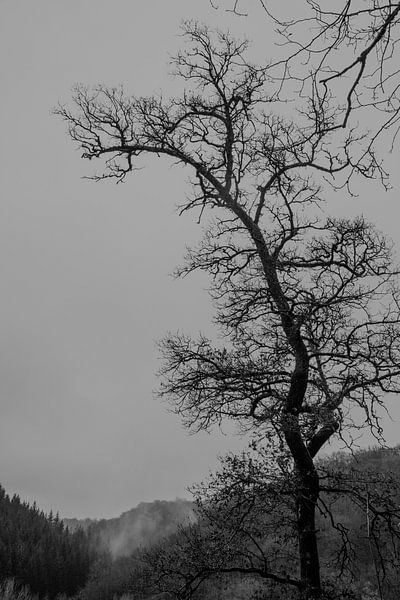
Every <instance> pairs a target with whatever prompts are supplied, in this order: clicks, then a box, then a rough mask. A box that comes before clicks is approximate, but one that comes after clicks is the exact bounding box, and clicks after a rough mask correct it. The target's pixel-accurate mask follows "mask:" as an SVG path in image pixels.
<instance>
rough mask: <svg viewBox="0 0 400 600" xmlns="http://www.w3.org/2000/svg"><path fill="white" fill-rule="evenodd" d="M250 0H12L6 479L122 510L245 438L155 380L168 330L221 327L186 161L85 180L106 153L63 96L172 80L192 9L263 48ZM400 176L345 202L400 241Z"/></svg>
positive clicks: (7, 108) (2, 460)
mask: <svg viewBox="0 0 400 600" xmlns="http://www.w3.org/2000/svg"><path fill="white" fill-rule="evenodd" d="M224 4H225V6H227V5H228V2H227V1H225V2H221V6H223V5H224ZM251 4H252V7H253V8H252V11H251V14H250V16H249V18H247V19H238V18H237V17H234V16H233V15H231V14H229V13H226V12H224V11H223V10H219V11H215V10H213V9H212V7H211V6H210V5H209V3H208V1H207V0H202V1H201V2H199V0H168V2H165V1H162V0H147V1H146V2H145V1H139V0H113V1H112V2H111V1H110V0H68V2H66V1H65V0H35V2H32V0H0V57H1V58H0V81H1V89H2V93H1V99H0V107H1V110H0V122H1V128H0V131H1V141H0V154H1V156H0V170H1V178H0V211H1V218H0V281H1V296H0V298H1V302H0V331H1V335H0V411H1V412H0V482H1V484H2V485H3V486H4V487H5V488H6V490H7V491H9V492H17V493H19V494H20V495H21V497H22V498H24V499H28V500H30V501H33V500H36V501H37V502H38V504H39V506H40V507H41V508H43V509H44V510H50V509H53V510H55V511H57V510H58V511H59V512H60V514H61V515H62V516H75V517H87V516H89V517H111V516H115V515H118V514H119V513H120V512H122V511H123V510H127V509H129V508H131V507H132V506H134V505H136V504H137V503H138V502H140V501H150V500H153V499H155V498H174V497H176V496H184V495H185V494H186V492H185V488H186V486H187V485H189V484H190V483H192V482H194V481H196V480H199V479H202V478H204V477H205V476H206V474H207V472H208V470H209V469H210V468H213V467H215V465H216V456H217V455H218V454H221V453H223V452H225V451H226V450H228V449H233V450H235V449H237V448H240V447H241V446H242V445H243V444H244V441H243V440H241V439H240V438H237V437H236V438H234V437H232V436H231V435H222V434H221V433H219V432H215V433H214V434H213V435H205V434H204V435H200V436H189V435H188V433H187V432H186V431H185V430H184V429H183V428H182V426H181V424H180V423H179V420H178V419H177V417H175V416H173V415H171V414H169V413H168V411H167V407H166V406H165V405H163V404H161V403H160V402H159V401H158V400H156V399H155V398H154V396H153V390H154V389H155V388H156V387H157V379H156V376H155V372H156V370H157V350H156V347H155V342H156V340H158V339H160V337H162V336H163V334H165V333H166V332H168V331H169V330H172V331H174V330H176V329H180V330H181V331H186V332H193V333H197V331H199V330H202V331H205V332H207V331H209V330H210V325H209V322H210V317H211V314H212V313H211V308H210V305H209V301H208V298H207V294H206V293H205V291H204V289H205V287H206V285H207V282H206V280H205V279H202V278H201V277H199V276H198V277H192V278H191V279H185V280H184V281H175V280H174V279H173V278H172V277H171V276H170V273H171V272H172V270H173V269H174V267H175V266H176V265H177V264H179V262H180V260H181V257H182V254H183V252H184V249H185V243H187V242H193V241H195V240H196V239H197V238H198V237H199V236H200V235H201V227H199V226H198V225H196V223H195V222H194V219H193V217H192V216H186V217H181V218H179V217H178V215H177V213H176V210H175V206H176V204H177V203H179V201H180V199H181V198H182V197H183V196H184V194H185V191H186V184H185V181H184V180H183V178H182V173H181V172H180V171H179V169H176V168H171V167H170V166H168V165H165V164H162V163H161V162H157V161H156V160H153V161H148V163H147V164H146V168H145V169H144V170H143V171H140V172H139V173H136V174H135V175H134V176H132V177H130V178H129V179H128V180H127V182H126V183H125V184H124V185H119V186H116V185H115V184H113V183H110V182H106V183H101V184H95V183H93V182H91V181H87V180H85V179H82V177H83V176H84V175H86V174H90V173H91V168H92V165H91V164H88V163H84V162H83V161H81V159H80V156H79V152H77V151H76V150H75V149H74V148H73V145H72V144H71V143H70V141H69V140H68V139H67V136H66V135H65V126H64V124H63V123H62V122H60V121H59V120H58V119H56V118H55V117H54V116H52V115H51V109H52V107H53V106H55V105H56V104H57V102H58V101H68V98H69V97H70V90H71V87H72V86H73V85H74V84H75V83H79V82H80V83H87V84H96V83H99V82H102V83H105V84H107V85H118V84H120V83H123V84H124V87H125V88H126V90H127V91H129V92H132V93H136V94H139V95H142V94H143V95H144V94H151V93H152V92H154V91H159V90H161V89H162V90H166V91H167V92H168V93H172V92H173V91H174V86H175V85H176V84H175V83H174V81H173V80H172V79H171V77H170V76H169V75H168V68H169V67H168V53H170V52H171V53H173V52H174V50H176V49H177V48H178V47H179V44H180V40H179V35H178V34H179V24H180V21H181V19H182V18H195V19H200V20H202V21H204V22H206V23H210V24H213V25H219V26H221V27H229V28H230V29H231V30H232V31H233V32H235V33H237V34H246V35H247V36H249V37H250V38H252V39H253V40H254V48H253V52H254V53H255V54H257V55H258V56H260V59H261V60H263V59H264V58H267V57H268V52H269V49H268V48H267V46H266V38H268V30H267V25H266V22H265V20H264V16H263V15H262V13H261V12H259V11H258V10H257V8H256V3H251ZM398 154H399V153H398V152H397V154H396V153H394V154H393V155H392V156H390V157H389V158H388V164H389V165H391V166H392V167H393V168H394V166H395V164H396V161H397V162H398V158H399V156H398ZM398 182H399V180H398V179H397V180H396V179H395V180H394V183H395V188H396V189H395V190H394V191H393V192H391V193H389V194H387V195H386V196H384V195H383V194H382V192H381V191H380V190H379V188H377V187H374V186H370V187H369V188H368V192H367V191H366V190H364V191H363V194H361V195H360V197H359V198H358V199H355V200H354V201H352V202H351V204H350V203H349V202H347V204H345V203H344V202H343V201H342V200H341V199H340V198H337V199H335V207H334V210H335V212H342V213H343V212H345V213H347V214H349V213H351V214H355V213H357V212H361V211H362V212H364V214H365V215H366V216H367V217H369V218H370V219H372V220H374V221H376V222H377V223H378V225H379V226H380V227H381V228H382V229H384V230H385V231H387V233H389V234H390V235H391V236H392V237H393V238H394V239H395V242H396V246H397V247H399V245H400V231H399V227H398V222H399V214H400V204H399V201H398V187H399V186H398ZM391 406H392V408H393V410H392V415H393V417H394V419H398V418H400V410H399V409H397V408H396V405H395V404H393V403H391ZM397 427H398V424H396V422H390V421H387V438H388V441H389V443H390V444H394V443H397V442H399V441H400V440H399V436H398V434H397Z"/></svg>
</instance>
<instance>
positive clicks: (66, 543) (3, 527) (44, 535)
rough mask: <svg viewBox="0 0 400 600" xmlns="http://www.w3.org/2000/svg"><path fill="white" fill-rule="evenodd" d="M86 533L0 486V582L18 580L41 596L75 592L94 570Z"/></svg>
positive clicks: (50, 596)
mask: <svg viewBox="0 0 400 600" xmlns="http://www.w3.org/2000/svg"><path fill="white" fill-rule="evenodd" d="M90 562H91V559H90V553H89V545H88V542H87V538H86V536H85V534H84V533H83V532H82V531H80V530H77V531H75V532H74V533H70V532H69V531H68V529H67V528H66V527H65V526H64V524H63V522H62V521H61V520H60V519H59V518H58V516H53V515H52V514H51V513H50V514H49V515H45V514H44V513H43V512H42V511H40V510H39V509H38V508H37V507H36V505H33V506H30V505H29V504H28V503H27V502H23V501H21V500H20V498H19V496H17V495H14V496H13V497H12V498H10V497H9V496H8V495H7V494H6V492H5V490H4V489H3V488H2V487H1V486H0V582H1V581H5V580H7V579H14V580H15V581H17V582H18V583H20V584H23V585H28V586H29V587H30V589H31V590H32V591H33V592H34V593H37V594H38V595H40V596H47V597H48V598H54V597H55V596H56V595H57V594H60V593H63V594H67V595H72V594H75V593H76V592H77V590H78V589H79V588H80V587H82V586H83V585H84V584H85V582H86V580H87V577H88V574H89V569H90Z"/></svg>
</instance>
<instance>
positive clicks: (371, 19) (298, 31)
mask: <svg viewBox="0 0 400 600" xmlns="http://www.w3.org/2000/svg"><path fill="white" fill-rule="evenodd" d="M211 4H212V6H214V8H221V9H222V8H225V9H226V10H228V11H229V12H233V13H235V14H237V15H238V16H241V17H245V16H247V14H248V11H249V10H251V8H250V6H249V3H248V1H246V0H234V1H230V0H221V2H219V3H218V2H217V3H215V2H211ZM259 6H260V7H261V8H262V10H263V11H264V13H265V15H266V17H267V26H270V25H271V23H272V24H273V25H274V26H275V33H276V34H277V40H278V46H279V51H280V56H279V58H278V60H277V61H276V62H274V64H273V65H271V66H273V67H274V68H275V70H274V75H275V77H276V78H277V80H278V81H280V84H281V90H282V91H284V92H285V91H286V88H287V86H288V85H291V86H293V85H295V86H296V87H297V90H298V92H299V94H300V96H303V97H304V98H308V97H310V95H311V94H312V93H317V94H318V96H319V98H320V102H321V103H322V104H324V102H331V101H332V100H333V99H334V101H335V104H336V107H337V109H338V110H337V114H336V119H335V121H334V123H333V124H332V126H333V127H336V128H346V127H348V126H349V125H350V124H351V123H352V121H353V120H354V119H360V113H364V117H361V118H364V119H368V118H369V120H370V124H371V116H372V121H375V123H374V125H373V126H372V125H371V135H370V143H371V144H373V143H374V142H375V141H376V139H377V138H378V137H380V136H381V135H382V134H383V133H385V132H387V131H390V133H391V139H392V142H393V141H394V139H395V138H396V137H397V134H398V131H399V126H400V125H399V123H400V121H399V119H400V95H399V89H400V69H399V67H398V65H399V55H398V43H399V36H398V33H397V30H398V27H399V24H400V2H391V1H389V2H386V1H380V0H342V1H339V2H335V4H334V6H333V5H332V2H329V1H328V0H322V1H316V0H304V2H301V3H298V4H297V6H296V7H291V10H292V9H293V10H292V13H293V12H294V14H298V15H299V16H298V17H296V16H294V17H291V18H289V19H287V18H286V19H285V18H282V17H281V16H280V13H281V12H282V8H281V7H280V6H279V3H278V2H274V0H259ZM226 7H228V8H226ZM253 9H254V6H253ZM313 90H314V91H313ZM371 109H376V110H374V111H373V112H372V113H371ZM365 113H366V114H367V115H368V116H365Z"/></svg>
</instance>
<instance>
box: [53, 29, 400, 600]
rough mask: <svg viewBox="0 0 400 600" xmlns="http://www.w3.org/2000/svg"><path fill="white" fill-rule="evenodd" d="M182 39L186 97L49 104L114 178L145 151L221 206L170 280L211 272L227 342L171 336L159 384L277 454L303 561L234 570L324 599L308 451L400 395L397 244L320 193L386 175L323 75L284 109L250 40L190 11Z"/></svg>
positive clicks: (173, 397)
mask: <svg viewBox="0 0 400 600" xmlns="http://www.w3.org/2000/svg"><path fill="white" fill-rule="evenodd" d="M185 37H186V40H187V42H188V47H187V48H186V49H185V51H184V52H182V53H181V54H179V55H178V56H177V58H176V59H175V72H176V74H177V75H178V76H179V77H180V78H181V79H183V81H184V83H185V86H186V89H185V90H184V91H183V92H182V95H181V97H179V98H173V99H168V100H164V99H163V98H161V97H150V98H142V97H126V96H125V95H124V93H123V91H122V90H121V89H107V88H105V87H103V86H98V87H97V88H95V89H87V88H84V87H79V88H77V89H76V91H75V95H74V102H75V108H74V109H69V108H68V107H65V106H60V107H59V108H58V109H57V111H56V112H57V113H58V114H59V115H61V116H62V117H63V118H64V119H65V120H66V121H67V123H68V126H69V133H70V136H71V137H72V139H73V140H74V141H76V142H78V144H79V145H80V146H81V148H82V149H83V157H84V158H88V159H103V160H104V170H103V172H101V173H100V174H99V175H96V176H94V178H95V179H102V178H105V177H112V178H115V179H116V180H117V181H123V180H124V179H125V178H126V176H127V174H128V173H130V172H131V171H133V170H134V169H135V164H136V161H137V159H138V157H140V156H141V155H147V154H155V155H156V156H159V157H162V158H165V157H166V158H169V159H171V160H173V161H174V162H175V163H176V162H177V163H178V164H181V165H182V166H184V167H186V168H188V169H189V170H190V171H191V172H192V174H193V178H192V190H193V193H192V195H191V197H189V198H188V199H187V200H186V201H184V202H183V204H182V206H181V210H182V211H186V210H189V209H196V210H197V211H199V212H200V215H202V214H203V211H204V210H205V209H207V208H212V209H215V210H214V215H215V217H214V219H212V220H211V221H210V224H209V228H208V230H207V231H206V234H205V237H204V239H203V242H202V243H201V245H200V246H199V247H198V248H196V249H193V250H191V251H189V252H188V255H187V257H186V258H187V260H186V263H185V265H184V266H183V267H182V268H181V269H180V270H179V274H180V275H185V274H187V273H189V272H191V271H194V270H196V269H201V270H204V271H206V272H208V273H209V274H210V275H211V278H212V290H211V293H212V295H213V297H214V300H215V303H216V310H217V317H216V319H217V323H218V324H219V326H220V328H221V330H222V332H223V334H224V335H225V339H224V340H223V341H221V343H220V344H218V343H213V342H212V341H211V340H208V339H205V338H200V339H198V340H192V339H190V338H188V337H185V336H182V335H176V336H170V337H168V338H167V339H165V340H164V342H163V343H162V350H163V355H164V364H163V367H162V375H163V384H162V392H161V393H162V394H163V395H164V396H166V397H167V398H168V399H169V400H170V402H171V403H172V405H173V406H174V408H175V410H176V412H177V413H178V414H179V415H181V416H182V417H183V419H184V421H185V423H186V425H187V426H188V427H190V428H192V429H194V430H201V429H208V428H209V427H211V426H212V425H213V424H215V423H220V422H222V421H223V420H224V419H232V420H234V421H236V422H238V423H239V424H240V426H241V427H243V428H245V429H247V430H249V431H252V432H253V433H254V435H255V436H256V437H258V438H259V439H260V440H262V443H263V444H264V445H265V446H266V447H268V444H269V443H273V447H279V449H280V450H279V452H275V451H273V452H272V453H271V460H272V463H271V462H269V463H268V465H269V468H271V464H279V461H280V458H281V457H282V452H283V455H284V457H285V461H287V464H288V465H290V468H289V480H290V486H291V494H292V498H293V499H294V500H293V519H294V523H295V529H296V538H297V544H298V550H297V556H298V568H297V566H294V567H293V569H292V572H291V573H287V572H286V573H283V572H280V571H279V567H278V570H277V571H274V570H273V569H271V565H270V563H269V562H268V560H265V561H264V562H262V563H259V565H258V567H257V570H254V568H253V567H252V565H249V564H247V563H246V564H247V566H246V565H245V566H243V563H241V564H240V565H236V567H235V565H233V564H230V566H229V569H230V572H233V571H235V568H236V569H237V570H238V571H240V572H242V571H243V569H245V568H247V569H248V571H249V573H253V574H255V575H256V574H258V576H260V577H262V578H263V579H264V580H270V581H275V582H279V583H280V584H282V585H285V586H289V587H291V588H293V589H294V590H295V591H296V593H297V592H298V593H299V594H300V596H301V598H302V599H307V600H308V599H314V598H320V597H321V594H322V593H323V583H322V582H321V576H320V560H319V552H318V537H317V531H316V520H315V519H316V507H317V506H319V501H320V498H321V482H320V474H319V471H318V468H317V466H316V464H315V458H316V457H317V455H318V453H319V451H320V450H321V448H322V447H323V446H324V445H325V444H326V443H327V442H328V440H329V439H330V438H331V437H332V436H333V435H335V434H336V435H341V436H342V437H343V439H347V440H348V441H349V442H348V443H350V444H351V437H350V438H349V437H348V435H349V433H350V435H351V429H352V428H363V427H369V428H371V430H372V431H373V432H374V434H375V435H376V436H377V437H378V438H381V437H382V430H381V427H380V421H379V409H380V407H381V406H383V405H384V397H385V394H386V393H389V392H395V393H398V392H399V391H400V387H399V383H400V380H399V375H400V353H399V350H400V347H399V339H400V338H399V324H400V313H399V290H398V288H397V287H396V286H397V279H396V275H397V273H396V271H395V269H394V268H393V267H392V256H391V254H392V253H391V245H390V243H388V242H387V240H386V239H385V238H384V236H383V235H381V234H380V233H379V232H377V231H376V230H375V228H374V227H373V226H372V225H370V224H368V223H367V222H366V221H365V220H364V219H363V218H361V217H360V218H357V219H355V220H347V219H333V218H330V217H327V216H325V214H324V212H323V210H322V208H321V207H322V202H323V197H322V192H323V189H324V186H326V185H333V186H335V187H340V186H343V185H346V184H347V185H350V184H351V181H352V179H353V178H354V177H356V176H361V177H365V178H372V179H374V178H377V179H380V180H381V181H382V182H383V183H385V174H384V171H383V169H382V167H381V165H380V162H379V160H378V159H377V157H376V155H375V151H374V150H373V147H372V146H371V144H370V139H369V137H368V135H366V134H365V133H364V132H360V131H359V130H358V129H357V128H355V127H347V128H346V129H344V128H338V127H336V123H337V119H338V118H339V117H340V114H339V112H338V111H339V109H338V108H337V106H336V105H335V103H334V102H332V103H331V102H330V101H329V99H328V98H327V96H323V97H322V98H321V96H320V95H319V93H318V91H317V90H316V88H315V87H314V88H313V90H314V91H313V92H312V94H311V95H310V96H309V98H308V100H307V109H306V110H304V109H301V110H300V111H299V112H298V113H297V114H296V116H295V118H289V117H288V116H287V115H286V116H285V115H284V112H285V110H286V109H285V105H284V106H283V107H282V106H281V103H280V95H281V88H280V85H277V83H276V80H275V78H274V77H271V76H270V71H269V68H260V67H256V66H254V65H251V64H249V63H248V62H247V61H246V48H247V42H245V41H237V40H234V39H232V38H231V37H230V36H229V35H227V34H224V33H221V32H217V33H216V34H215V36H214V37H213V35H211V34H210V32H209V31H208V29H207V28H206V27H203V26H199V25H197V24H195V23H188V24H186V26H185ZM292 116H293V115H292ZM346 432H347V433H346ZM285 568H286V569H287V565H286V566H285ZM222 569H223V567H222V566H220V567H219V570H220V571H221V570H222Z"/></svg>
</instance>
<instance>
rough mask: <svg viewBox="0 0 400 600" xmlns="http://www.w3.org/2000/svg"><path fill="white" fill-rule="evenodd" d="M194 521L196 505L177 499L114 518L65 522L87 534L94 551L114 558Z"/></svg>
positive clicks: (145, 504)
mask: <svg viewBox="0 0 400 600" xmlns="http://www.w3.org/2000/svg"><path fill="white" fill-rule="evenodd" d="M193 520H194V505H193V502H190V501H189V500H181V499H176V500H171V501H167V500H155V501H154V502H141V503H140V504H138V506H136V507H135V508H132V509H131V510H128V511H126V512H124V513H122V514H121V515H120V516H119V517H116V518H114V519H101V520H99V521H96V520H90V519H83V520H79V519H64V523H65V525H67V526H68V528H69V529H70V530H72V531H74V530H76V529H77V528H81V529H83V530H84V531H86V533H87V535H88V538H89V542H90V545H91V547H92V548H94V549H96V551H97V552H100V553H103V552H105V553H107V552H110V554H111V556H112V558H114V559H115V558H120V557H123V556H129V555H130V554H132V552H134V551H135V550H136V549H137V548H139V547H142V546H149V545H151V544H154V543H155V542H158V541H160V539H162V538H165V537H167V536H168V535H170V534H171V533H173V532H174V531H175V530H176V528H177V526H178V525H179V524H188V523H189V522H190V521H193Z"/></svg>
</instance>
